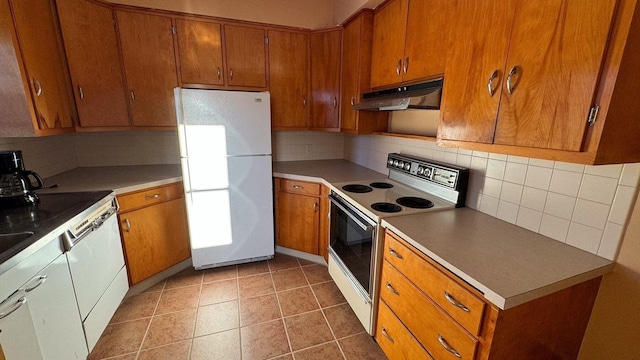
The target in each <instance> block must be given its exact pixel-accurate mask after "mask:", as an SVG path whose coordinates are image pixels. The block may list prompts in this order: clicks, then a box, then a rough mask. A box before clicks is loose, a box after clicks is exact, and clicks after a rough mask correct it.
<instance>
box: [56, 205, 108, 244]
mask: <svg viewBox="0 0 640 360" xmlns="http://www.w3.org/2000/svg"><path fill="white" fill-rule="evenodd" d="M117 211H118V207H117V206H116V207H113V208H111V209H109V211H107V212H105V213H104V214H102V215H100V216H98V217H96V218H95V219H93V221H91V222H90V223H89V225H88V226H87V227H86V228H84V229H83V230H82V232H81V233H80V234H78V235H74V234H73V233H72V232H71V230H67V231H65V232H64V234H62V244H63V245H64V250H65V251H70V250H71V248H73V247H74V246H75V245H76V244H77V243H79V242H80V241H81V240H82V239H84V238H85V237H87V236H88V235H89V234H91V233H92V232H93V231H95V230H98V229H100V227H102V225H103V224H104V223H105V222H106V221H107V219H109V218H110V217H112V216H113V215H115V214H116V212H117Z"/></svg>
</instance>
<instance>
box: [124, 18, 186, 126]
mask: <svg viewBox="0 0 640 360" xmlns="http://www.w3.org/2000/svg"><path fill="white" fill-rule="evenodd" d="M116 15H117V19H118V29H119V34H120V42H121V46H122V57H123V60H124V69H125V73H126V77H127V84H128V88H129V95H130V103H131V112H132V116H133V126H140V127H146V126H149V127H154V126H165V127H166V126H171V127H175V126H176V110H175V100H174V95H173V89H174V88H175V87H176V86H178V81H177V76H176V64H175V57H174V46H173V34H172V30H171V18H168V17H164V16H156V15H149V14H142V13H133V12H126V11H118V12H117V13H116Z"/></svg>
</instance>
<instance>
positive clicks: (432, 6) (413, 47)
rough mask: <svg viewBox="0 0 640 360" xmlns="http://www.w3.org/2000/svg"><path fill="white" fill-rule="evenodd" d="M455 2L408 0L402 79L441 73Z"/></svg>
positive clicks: (444, 61)
mask: <svg viewBox="0 0 640 360" xmlns="http://www.w3.org/2000/svg"><path fill="white" fill-rule="evenodd" d="M454 4H455V3H454V2H453V1H451V0H409V12H408V18H407V30H406V42H405V44H406V47H405V49H404V64H403V75H402V80H403V81H414V80H418V79H426V78H434V77H437V76H440V75H442V74H444V67H445V64H446V60H447V50H448V47H449V36H448V34H449V21H450V20H451V19H452V18H453V16H452V15H453V14H452V13H451V11H450V9H451V8H453V5H454Z"/></svg>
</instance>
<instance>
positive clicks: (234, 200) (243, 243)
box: [183, 156, 275, 269]
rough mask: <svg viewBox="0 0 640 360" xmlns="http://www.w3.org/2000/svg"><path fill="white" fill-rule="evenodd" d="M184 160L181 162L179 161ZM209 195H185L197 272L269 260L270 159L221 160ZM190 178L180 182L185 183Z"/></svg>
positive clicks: (195, 191) (196, 192)
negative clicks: (232, 264) (224, 161)
mask: <svg viewBox="0 0 640 360" xmlns="http://www.w3.org/2000/svg"><path fill="white" fill-rule="evenodd" d="M185 160H186V159H183V162H184V161H185ZM225 160H226V166H225V167H224V168H225V169H226V171H222V170H220V171H219V172H217V173H216V177H218V179H213V180H212V182H215V183H216V184H218V185H220V184H225V183H226V184H227V186H226V187H220V186H218V187H217V188H216V189H213V190H209V189H207V190H198V189H197V187H195V188H194V187H192V188H191V190H189V191H187V198H186V200H187V212H188V216H189V233H190V238H191V249H192V250H191V254H192V261H193V266H194V267H195V268H196V269H203V268H208V267H214V266H220V265H224V264H228V263H233V262H240V261H242V260H245V259H252V258H261V257H266V256H273V253H274V247H275V244H274V234H273V190H272V181H271V156H252V157H230V158H226V159H225ZM189 180H190V179H188V178H185V184H187V183H188V182H189Z"/></svg>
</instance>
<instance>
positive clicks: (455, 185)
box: [329, 153, 469, 335]
mask: <svg viewBox="0 0 640 360" xmlns="http://www.w3.org/2000/svg"><path fill="white" fill-rule="evenodd" d="M387 168H388V169H389V176H388V178H384V179H374V180H370V181H356V182H348V183H337V184H332V185H333V189H332V191H331V195H329V199H330V200H331V211H330V217H331V221H330V223H331V228H330V239H329V243H330V245H329V273H330V274H331V277H332V278H333V280H334V281H335V283H336V285H337V286H338V288H339V289H340V291H341V292H342V294H343V295H344V296H345V298H346V299H347V302H348V303H349V305H350V306H351V308H352V309H353V310H354V312H355V313H356V315H357V317H358V319H359V320H360V322H362V324H363V326H364V327H365V329H367V331H368V332H369V334H371V335H373V327H374V324H375V321H374V320H375V319H374V316H375V313H376V311H375V310H376V308H377V304H376V303H375V299H376V298H378V291H379V284H378V281H377V279H378V278H379V276H380V269H381V267H382V266H381V264H382V256H383V254H382V251H381V249H382V243H383V240H384V234H383V231H382V229H381V226H380V223H381V221H382V219H383V218H386V217H391V216H402V215H408V214H415V213H420V212H429V211H442V210H448V209H454V208H456V207H461V206H464V202H465V197H466V192H467V184H468V179H469V170H468V169H466V168H462V167H459V166H455V165H449V164H444V163H440V162H435V161H431V160H426V159H421V158H418V157H413V156H408V155H402V154H395V153H392V154H389V156H388V160H387Z"/></svg>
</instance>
